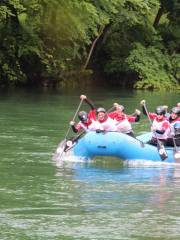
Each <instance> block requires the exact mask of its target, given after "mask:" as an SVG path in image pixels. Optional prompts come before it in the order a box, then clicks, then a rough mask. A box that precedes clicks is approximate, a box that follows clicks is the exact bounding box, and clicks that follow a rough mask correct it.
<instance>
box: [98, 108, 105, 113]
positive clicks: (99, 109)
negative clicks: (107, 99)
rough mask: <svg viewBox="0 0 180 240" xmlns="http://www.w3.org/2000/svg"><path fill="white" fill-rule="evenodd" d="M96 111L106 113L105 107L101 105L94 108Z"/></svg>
mask: <svg viewBox="0 0 180 240" xmlns="http://www.w3.org/2000/svg"><path fill="white" fill-rule="evenodd" d="M96 112H97V113H100V112H103V113H106V109H105V108H102V107H99V108H98V109H97V110H96Z"/></svg>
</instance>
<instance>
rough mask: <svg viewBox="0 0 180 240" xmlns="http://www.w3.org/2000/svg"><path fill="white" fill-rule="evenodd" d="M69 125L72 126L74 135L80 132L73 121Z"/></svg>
mask: <svg viewBox="0 0 180 240" xmlns="http://www.w3.org/2000/svg"><path fill="white" fill-rule="evenodd" d="M69 124H70V126H71V128H72V130H73V132H74V133H77V132H78V130H77V128H76V127H75V122H73V121H71V122H70V123H69Z"/></svg>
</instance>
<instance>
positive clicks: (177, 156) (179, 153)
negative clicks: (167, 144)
mask: <svg viewBox="0 0 180 240" xmlns="http://www.w3.org/2000/svg"><path fill="white" fill-rule="evenodd" d="M173 143H174V159H175V160H176V161H177V162H179V161H180V149H178V147H177V145H176V138H175V137H173Z"/></svg>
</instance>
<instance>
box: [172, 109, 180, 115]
mask: <svg viewBox="0 0 180 240" xmlns="http://www.w3.org/2000/svg"><path fill="white" fill-rule="evenodd" d="M171 113H175V114H177V115H178V116H179V115H180V108H179V107H173V108H172V109H171Z"/></svg>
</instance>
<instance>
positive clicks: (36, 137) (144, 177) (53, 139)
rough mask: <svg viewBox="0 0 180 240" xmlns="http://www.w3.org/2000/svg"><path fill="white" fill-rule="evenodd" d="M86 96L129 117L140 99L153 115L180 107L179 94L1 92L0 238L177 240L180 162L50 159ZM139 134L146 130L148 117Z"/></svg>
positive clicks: (136, 127) (138, 128) (179, 234)
mask: <svg viewBox="0 0 180 240" xmlns="http://www.w3.org/2000/svg"><path fill="white" fill-rule="evenodd" d="M82 93H83V94H86V95H87V96H88V97H90V98H91V99H92V100H93V101H94V102H95V103H96V104H97V105H103V106H104V107H106V108H107V109H108V108H110V107H111V106H112V104H113V103H114V102H118V103H120V104H123V105H124V106H125V111H126V112H127V113H132V112H133V111H134V109H135V108H140V106H139V102H140V100H142V99H146V102H147V107H148V110H149V111H154V109H155V107H156V106H157V105H162V104H163V105H168V106H169V108H170V109H171V107H172V106H174V105H175V104H176V103H177V102H179V101H180V93H167V92H161V93H160V92H154V93H153V92H146V91H123V90H118V89H96V90H95V89H93V88H92V89H88V90H87V89H85V90H84V91H83V90H80V89H79V90H73V89H72V90H66V91H65V90H64V91H58V90H44V91H40V90H36V91H35V90H28V91H25V90H16V91H12V90H9V91H1V92H0V128H1V134H0V156H1V158H0V219H1V220H0V239H1V240H29V239H31V240H49V239H51V240H106V239H107V240H131V239H132V240H179V239H180V166H179V165H178V164H177V165H173V164H166V163H163V164H162V163H156V164H151V165H148V164H147V163H146V162H144V164H142V163H141V164H139V165H138V164H136V163H135V162H134V164H133V163H131V164H128V163H126V164H124V163H123V162H122V161H120V160H118V159H114V158H112V159H110V158H108V159H106V158H102V159H101V158H99V159H95V160H94V161H92V162H88V163H87V162H82V161H81V162H75V161H73V159H72V161H71V160H69V161H66V162H64V164H61V165H58V164H56V162H55V161H53V160H52V156H53V153H54V151H55V150H56V147H57V145H58V143H59V142H60V140H62V139H63V138H64V136H65V134H66V132H67V129H68V123H69V121H70V120H71V119H72V117H73V115H74V113H75V111H76V109H77V106H78V104H79V102H80V100H79V96H80V94H82ZM82 109H85V110H86V109H88V108H87V106H86V105H85V104H84V105H83V106H82ZM133 128H134V131H135V132H136V134H140V133H142V132H146V131H148V130H149V128H150V126H149V122H148V120H147V118H146V117H145V116H142V118H141V121H140V123H137V124H134V125H133Z"/></svg>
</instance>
